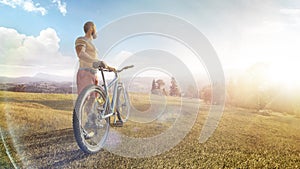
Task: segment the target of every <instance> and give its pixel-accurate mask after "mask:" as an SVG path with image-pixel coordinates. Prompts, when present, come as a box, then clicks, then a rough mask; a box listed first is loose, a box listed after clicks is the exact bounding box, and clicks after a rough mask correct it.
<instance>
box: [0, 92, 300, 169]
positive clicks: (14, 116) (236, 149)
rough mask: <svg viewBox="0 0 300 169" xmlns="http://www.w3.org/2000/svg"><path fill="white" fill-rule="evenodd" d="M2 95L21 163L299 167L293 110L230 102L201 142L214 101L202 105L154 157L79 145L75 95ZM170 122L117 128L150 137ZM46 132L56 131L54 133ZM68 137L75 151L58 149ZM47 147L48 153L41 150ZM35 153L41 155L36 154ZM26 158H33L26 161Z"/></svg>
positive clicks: (8, 132)
mask: <svg viewBox="0 0 300 169" xmlns="http://www.w3.org/2000/svg"><path fill="white" fill-rule="evenodd" d="M0 97H1V99H0V101H1V102H0V106H1V110H2V111H1V113H0V117H1V119H2V120H1V121H0V127H1V131H2V135H3V137H4V140H5V142H6V144H7V145H8V148H9V152H10V153H11V154H12V158H13V159H14V160H15V161H16V163H17V165H20V166H34V165H33V163H39V165H37V166H39V167H45V166H46V167H49V168H55V167H62V168H86V167H87V168H92V167H95V166H97V167H99V168H130V167H132V168H149V167H150V168H299V167H300V144H299V142H300V132H299V131H300V125H299V123H300V119H299V117H297V116H293V115H290V114H282V113H277V112H269V113H268V114H259V113H258V112H257V111H256V110H251V109H242V108H236V107H226V108H225V110H224V113H223V117H222V119H221V121H220V123H219V126H218V128H217V130H216V131H215V132H214V134H213V135H212V136H211V137H210V139H209V140H208V141H207V142H205V143H203V144H200V143H199V140H198V138H199V134H200V131H201V128H202V127H203V124H204V121H205V119H206V117H207V114H208V109H209V105H201V106H200V110H199V115H198V117H197V120H196V123H195V125H194V126H193V128H192V129H191V131H190V132H189V133H188V134H187V136H186V137H185V138H184V139H183V140H182V141H181V142H180V143H179V144H178V145H177V146H175V147H174V148H173V149H171V150H169V151H167V152H165V153H163V154H160V155H157V156H154V157H148V158H138V159H133V158H126V157H121V156H118V155H114V154H112V153H109V152H107V151H104V152H103V153H98V154H94V155H90V156H85V155H83V154H82V152H81V151H77V150H78V147H77V146H76V142H75V140H74V139H73V136H72V130H71V128H72V124H71V123H72V109H73V99H74V97H75V96H74V95H63V94H37V93H14V92H4V91H1V92H0ZM168 99H169V100H168V101H169V103H170V104H175V105H176V104H178V103H179V102H178V100H177V99H174V98H168ZM131 101H132V102H133V105H134V106H135V108H136V109H138V110H146V109H147V108H149V107H150V106H149V104H150V102H149V98H148V97H145V96H139V95H138V94H134V95H131ZM171 122H172V121H171ZM168 127H169V124H168V123H162V122H157V121H153V122H152V123H149V124H144V123H136V122H131V121H130V122H128V123H126V124H125V126H124V127H122V128H118V129H116V130H118V131H121V132H123V133H125V134H127V135H130V136H134V137H149V136H152V135H156V134H159V133H160V132H163V131H164V130H166V129H167V128H168ZM56 131H63V132H57V133H56ZM47 133H54V134H52V135H51V138H49V136H48V135H47ZM55 133H56V134H55ZM61 135H64V137H63V136H61ZM24 138H31V139H33V141H36V142H37V143H38V142H39V145H41V146H40V147H38V146H36V145H32V144H30V145H29V143H27V142H26V139H24ZM64 139H65V140H64ZM37 140H38V141H37ZM44 142H45V143H44ZM64 142H67V143H68V144H72V145H71V148H70V149H68V150H70V151H71V152H73V151H76V152H75V154H76V156H75V155H74V154H69V156H70V157H65V156H68V155H66V154H62V155H61V156H60V155H59V152H62V150H63V149H64V148H65V147H66V146H64V145H65V143H64ZM46 143H47V144H46ZM26 147H31V148H32V147H35V149H33V150H31V149H30V152H26V151H25V150H29V149H26ZM39 149H40V150H39ZM0 150H1V151H0V157H1V158H0V166H3V167H4V168H11V167H13V166H12V164H11V163H10V160H9V158H8V157H7V155H6V152H5V151H6V150H5V148H4V144H3V142H2V141H1V142H0ZM51 151H53V152H55V153H54V154H53V153H52V152H51ZM42 152H43V153H44V154H45V155H44V156H43V155H41V153H42ZM50 152H51V153H52V154H51V153H50ZM35 154H39V156H38V157H36V155H35ZM27 156H29V157H28V158H27ZM102 156H105V157H106V160H104V161H99V160H97V159H98V158H99V157H102ZM71 157H74V158H73V159H72V160H64V161H63V162H60V163H57V160H60V159H68V158H71ZM26 160H27V161H31V163H29V162H28V163H26ZM24 161H25V164H24ZM113 161H114V162H113ZM33 168H34V167H33Z"/></svg>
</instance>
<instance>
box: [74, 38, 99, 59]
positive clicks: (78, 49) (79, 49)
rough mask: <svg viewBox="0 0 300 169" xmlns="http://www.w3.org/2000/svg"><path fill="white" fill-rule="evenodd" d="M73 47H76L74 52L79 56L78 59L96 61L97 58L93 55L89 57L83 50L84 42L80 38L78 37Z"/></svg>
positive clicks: (84, 48)
mask: <svg viewBox="0 0 300 169" xmlns="http://www.w3.org/2000/svg"><path fill="white" fill-rule="evenodd" d="M75 49H76V53H77V56H78V57H79V59H81V60H83V61H85V62H90V63H92V62H96V61H98V60H97V59H94V58H93V57H91V56H90V55H89V54H88V53H87V52H86V51H85V50H86V42H85V41H84V40H83V39H81V38H78V39H77V40H76V42H75Z"/></svg>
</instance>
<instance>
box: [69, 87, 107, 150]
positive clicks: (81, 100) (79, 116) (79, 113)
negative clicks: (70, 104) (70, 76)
mask: <svg viewBox="0 0 300 169" xmlns="http://www.w3.org/2000/svg"><path fill="white" fill-rule="evenodd" d="M94 93H96V94H95V96H96V97H95V98H93V96H92V95H93V94H94ZM90 98H91V100H93V99H94V100H95V103H93V104H92V105H91V106H92V107H90V109H89V110H93V111H95V108H97V113H98V107H97V106H98V105H99V103H98V102H99V101H98V100H99V99H103V101H104V104H105V102H106V95H105V92H104V91H103V89H102V88H101V87H99V86H96V85H89V86H87V87H86V88H84V89H83V91H82V92H81V93H80V94H79V96H78V98H77V100H76V103H75V108H74V111H73V131H74V136H75V140H76V142H77V144H78V146H79V147H80V149H81V150H82V151H83V152H85V153H87V154H92V153H96V152H98V151H100V150H101V149H102V148H103V146H104V144H105V141H106V139H107V136H108V132H109V126H110V125H109V119H110V118H109V117H108V118H106V119H100V118H99V117H97V118H96V119H95V124H96V123H97V124H98V122H99V123H100V120H101V123H104V124H103V126H104V127H103V128H102V127H101V129H103V131H101V132H102V133H103V134H102V136H100V137H101V138H100V137H99V141H98V140H97V141H95V140H96V136H94V137H95V138H94V137H93V138H88V139H87V138H86V134H87V133H85V132H86V129H85V127H84V126H83V125H84V124H83V121H82V120H83V116H84V115H85V114H90V113H91V112H89V113H86V112H84V111H85V109H88V108H86V107H84V106H85V102H88V101H89V99H90ZM87 104H88V103H87ZM95 104H97V105H95ZM100 106H101V105H100ZM100 106H99V107H100ZM104 111H105V112H104V113H107V110H104ZM93 113H94V112H93ZM94 114H96V113H94ZM87 116H88V115H87ZM85 124H86V123H85ZM96 128H97V129H93V132H94V133H97V134H98V132H100V128H98V127H96ZM92 139H94V140H92ZM89 140H90V141H89ZM90 142H94V144H91V143H90Z"/></svg>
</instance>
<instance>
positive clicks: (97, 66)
mask: <svg viewBox="0 0 300 169" xmlns="http://www.w3.org/2000/svg"><path fill="white" fill-rule="evenodd" d="M133 67H134V65H130V66H125V67H123V68H122V69H119V70H116V71H115V73H120V72H122V71H123V70H125V69H129V68H133ZM93 68H95V69H99V70H103V71H108V72H110V71H111V70H109V69H107V65H106V64H104V63H103V62H94V63H93Z"/></svg>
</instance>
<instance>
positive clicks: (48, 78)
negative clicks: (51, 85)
mask: <svg viewBox="0 0 300 169" xmlns="http://www.w3.org/2000/svg"><path fill="white" fill-rule="evenodd" d="M40 81H45V82H72V81H73V77H67V76H58V75H51V74H46V73H37V74H36V75H34V76H22V77H5V76H2V77H1V76H0V83H29V82H40Z"/></svg>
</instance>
